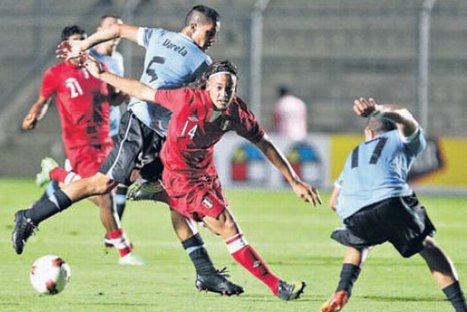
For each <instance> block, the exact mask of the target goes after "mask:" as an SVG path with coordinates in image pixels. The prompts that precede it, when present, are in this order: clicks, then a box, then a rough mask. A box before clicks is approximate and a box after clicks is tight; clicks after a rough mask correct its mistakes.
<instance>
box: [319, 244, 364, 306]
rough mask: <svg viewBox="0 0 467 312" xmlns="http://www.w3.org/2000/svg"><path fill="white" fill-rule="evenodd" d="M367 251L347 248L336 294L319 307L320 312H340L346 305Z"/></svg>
mask: <svg viewBox="0 0 467 312" xmlns="http://www.w3.org/2000/svg"><path fill="white" fill-rule="evenodd" d="M368 250H369V249H368V248H361V249H357V248H354V247H348V248H347V252H346V254H345V257H344V263H343V265H342V269H341V274H340V279H339V284H338V285H337V289H336V292H335V293H334V295H333V296H331V298H330V299H329V300H328V302H326V303H325V304H323V305H322V306H321V312H334V311H340V310H341V309H342V308H343V307H344V306H345V305H346V304H347V302H348V301H349V299H350V296H351V294H352V287H353V285H354V283H355V281H356V280H357V278H358V276H359V274H360V271H361V268H362V266H363V263H364V262H365V260H366V258H367V255H368Z"/></svg>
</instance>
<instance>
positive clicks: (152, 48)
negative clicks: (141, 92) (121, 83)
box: [128, 27, 212, 136]
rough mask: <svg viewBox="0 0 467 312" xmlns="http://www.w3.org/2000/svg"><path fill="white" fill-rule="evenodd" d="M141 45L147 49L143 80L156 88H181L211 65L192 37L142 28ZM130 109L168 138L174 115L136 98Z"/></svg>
mask: <svg viewBox="0 0 467 312" xmlns="http://www.w3.org/2000/svg"><path fill="white" fill-rule="evenodd" d="M138 44H139V45H141V46H143V47H145V48H146V55H145V58H144V71H143V74H142V75H141V78H140V81H141V82H144V83H145V84H148V85H150V86H151V87H154V88H161V89H175V88H179V87H181V86H183V85H185V84H187V83H189V82H192V81H193V80H195V79H196V77H197V76H198V75H199V74H200V73H201V72H202V71H204V70H205V69H206V67H207V66H208V65H209V64H211V62H212V61H211V58H210V57H209V56H208V55H206V54H205V53H204V51H203V50H201V49H200V48H199V47H198V46H197V45H196V44H195V43H194V42H193V40H192V39H191V38H189V37H187V36H185V35H184V34H182V33H179V32H172V31H168V30H165V29H161V28H145V27H141V28H139V30H138ZM180 105H183V103H180ZM128 109H131V110H132V111H133V113H134V114H135V115H136V117H138V119H139V120H141V121H142V122H143V123H144V124H145V125H146V126H148V127H150V128H151V129H153V130H154V131H156V132H157V133H158V134H160V135H162V136H165V135H166V133H167V126H168V123H169V120H170V116H171V113H170V112H169V111H168V110H166V109H165V108H163V107H161V106H159V105H154V104H151V103H147V102H144V101H141V100H138V99H135V98H132V99H131V100H130V103H129V104H128Z"/></svg>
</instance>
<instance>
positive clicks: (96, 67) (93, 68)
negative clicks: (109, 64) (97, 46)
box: [82, 55, 104, 78]
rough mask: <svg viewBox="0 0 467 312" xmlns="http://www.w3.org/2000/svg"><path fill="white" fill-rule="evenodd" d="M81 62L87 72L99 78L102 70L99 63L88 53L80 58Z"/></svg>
mask: <svg viewBox="0 0 467 312" xmlns="http://www.w3.org/2000/svg"><path fill="white" fill-rule="evenodd" d="M82 63H83V65H84V67H85V68H86V69H87V70H88V72H89V73H90V74H91V75H93V76H94V77H96V78H99V76H100V74H101V73H102V72H104V69H103V68H102V66H101V64H100V63H99V62H97V61H96V59H95V58H93V57H92V56H90V55H86V57H85V58H83V59H82Z"/></svg>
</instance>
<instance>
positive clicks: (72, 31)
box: [61, 25, 87, 41]
mask: <svg viewBox="0 0 467 312" xmlns="http://www.w3.org/2000/svg"><path fill="white" fill-rule="evenodd" d="M76 34H78V35H84V37H86V36H87V35H86V31H84V29H82V28H81V27H79V26H78V25H72V26H67V27H65V28H63V30H62V37H61V39H62V41H65V40H68V38H70V37H71V36H73V35H76Z"/></svg>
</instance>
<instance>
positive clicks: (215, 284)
mask: <svg viewBox="0 0 467 312" xmlns="http://www.w3.org/2000/svg"><path fill="white" fill-rule="evenodd" d="M227 277H229V275H228V274H227V270H226V268H223V269H222V270H220V271H219V270H217V271H216V272H215V273H212V274H208V275H197V276H196V282H195V285H196V288H197V289H198V290H199V291H203V290H204V291H211V292H215V293H218V294H222V295H227V296H232V295H240V294H241V293H243V288H242V287H240V286H238V285H235V284H234V283H232V282H231V281H229V280H228V279H227Z"/></svg>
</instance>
